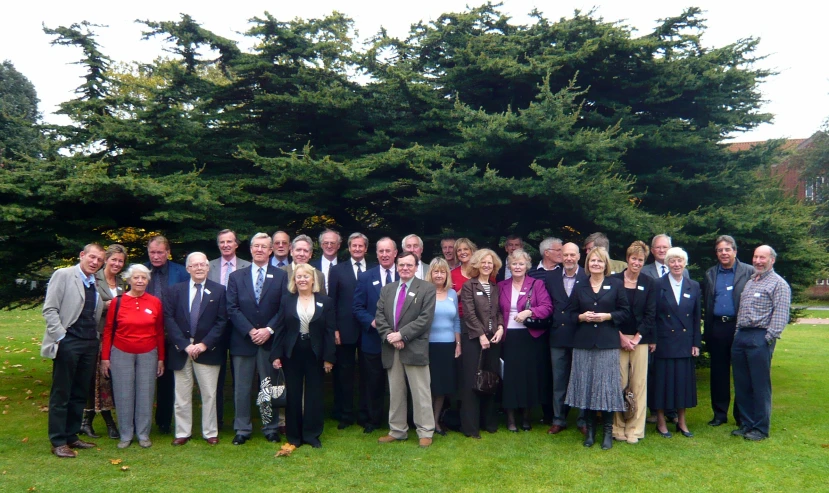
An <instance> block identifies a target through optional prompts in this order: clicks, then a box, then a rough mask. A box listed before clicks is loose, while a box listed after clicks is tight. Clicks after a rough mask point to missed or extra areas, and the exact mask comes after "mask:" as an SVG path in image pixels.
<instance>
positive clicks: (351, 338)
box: [328, 258, 371, 344]
mask: <svg viewBox="0 0 829 493" xmlns="http://www.w3.org/2000/svg"><path fill="white" fill-rule="evenodd" d="M363 261H364V262H365V259H363ZM366 264H367V262H366ZM370 268H371V267H366V268H365V269H363V272H365V271H366V270H368V269H370ZM356 289H357V278H356V277H355V276H354V266H353V264H352V263H351V258H349V259H348V260H344V261H342V262H340V263H338V264H337V265H335V266H333V267H331V270H330V271H329V272H328V296H329V297H330V298H331V299H332V300H334V313H335V315H336V321H337V330H338V331H339V332H340V342H342V343H343V344H356V343H357V342H358V341H359V340H360V333H361V332H362V331H361V329H360V322H359V321H358V320H357V318H356V317H355V316H354V291H355V290H356Z"/></svg>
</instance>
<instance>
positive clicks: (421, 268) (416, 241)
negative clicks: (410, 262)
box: [403, 234, 429, 279]
mask: <svg viewBox="0 0 829 493" xmlns="http://www.w3.org/2000/svg"><path fill="white" fill-rule="evenodd" d="M403 251H404V252H412V253H414V254H415V256H416V257H417V267H416V268H415V273H414V276H415V277H416V278H418V279H425V278H426V271H428V270H429V263H428V262H426V261H425V260H423V240H422V239H420V236H417V235H415V234H411V235H409V236H406V237H405V238H403Z"/></svg>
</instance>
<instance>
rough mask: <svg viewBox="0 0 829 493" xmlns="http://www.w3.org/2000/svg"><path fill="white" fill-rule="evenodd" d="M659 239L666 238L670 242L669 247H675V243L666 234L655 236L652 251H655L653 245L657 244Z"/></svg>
mask: <svg viewBox="0 0 829 493" xmlns="http://www.w3.org/2000/svg"><path fill="white" fill-rule="evenodd" d="M659 238H665V239H666V240H668V246H669V247H672V246H674V244H673V242H672V241H671V237H670V236H668V235H666V234H665V233H662V234H659V235H656V236H654V237H653V239H651V250H653V245H654V244H655V243H656V240H658V239H659Z"/></svg>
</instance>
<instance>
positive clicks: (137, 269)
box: [121, 264, 153, 281]
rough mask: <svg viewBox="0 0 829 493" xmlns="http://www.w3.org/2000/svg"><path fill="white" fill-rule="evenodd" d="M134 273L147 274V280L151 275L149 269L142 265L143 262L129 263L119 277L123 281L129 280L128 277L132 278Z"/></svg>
mask: <svg viewBox="0 0 829 493" xmlns="http://www.w3.org/2000/svg"><path fill="white" fill-rule="evenodd" d="M136 273H140V274H144V275H145V276H147V281H149V280H150V279H152V277H153V276H152V275H151V274H150V269H148V268H147V266H146V265H144V264H131V265H130V266H129V268H127V270H125V271H124V273H123V274H121V279H123V280H125V281H129V280H130V279H132V276H133V274H136Z"/></svg>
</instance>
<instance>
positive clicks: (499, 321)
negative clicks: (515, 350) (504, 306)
mask: <svg viewBox="0 0 829 493" xmlns="http://www.w3.org/2000/svg"><path fill="white" fill-rule="evenodd" d="M490 289H491V293H490V296H491V298H488V297H487V295H486V292H485V291H484V289H483V288H482V287H481V281H479V280H478V278H477V277H476V278H473V279H470V280H468V281H466V282H465V283H463V287H462V288H461V293H460V297H459V298H460V302H461V305H463V317H462V318H461V320H462V321H463V323H462V324H461V331H462V332H463V333H465V334H467V336H468V337H469V338H470V339H475V338H476V337H481V336H482V335H484V332H485V331H486V330H487V329H488V328H489V325H490V322H492V332H496V331H498V326H499V325H504V316H503V314H502V313H501V306H500V305H499V304H498V300H499V299H500V298H499V296H500V295H499V290H498V285H497V284H495V283H492V284H490ZM490 300H491V301H490Z"/></svg>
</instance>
